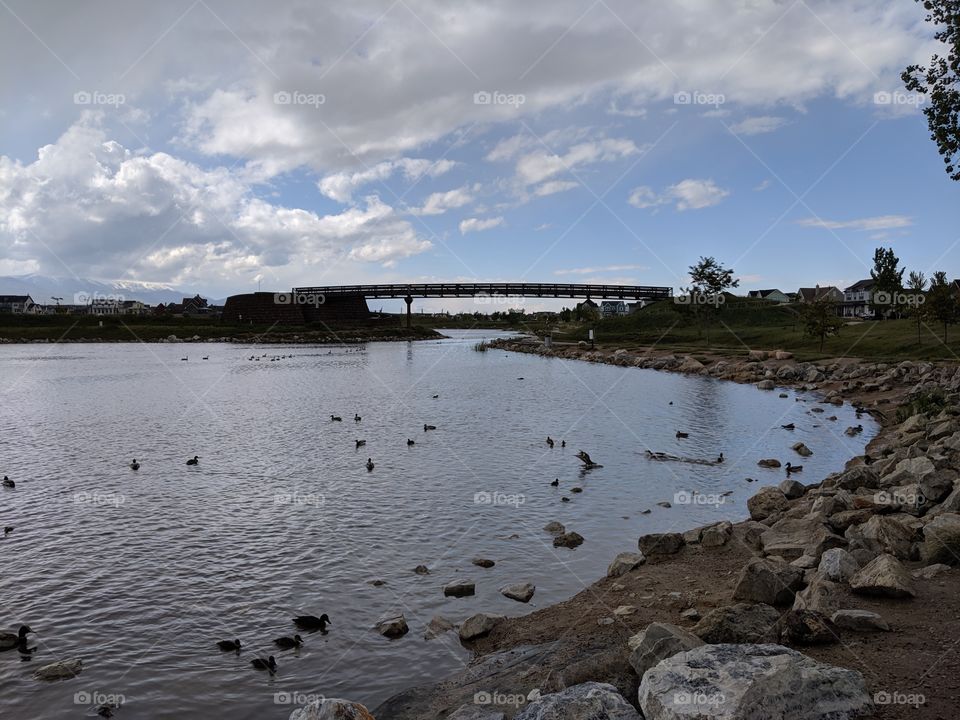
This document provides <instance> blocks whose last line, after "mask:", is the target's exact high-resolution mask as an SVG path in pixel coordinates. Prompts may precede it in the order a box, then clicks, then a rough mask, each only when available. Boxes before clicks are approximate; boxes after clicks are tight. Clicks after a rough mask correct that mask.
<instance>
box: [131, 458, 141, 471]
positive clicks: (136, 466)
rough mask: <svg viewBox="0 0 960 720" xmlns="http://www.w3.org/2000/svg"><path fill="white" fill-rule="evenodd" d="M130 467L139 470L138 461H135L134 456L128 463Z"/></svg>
mask: <svg viewBox="0 0 960 720" xmlns="http://www.w3.org/2000/svg"><path fill="white" fill-rule="evenodd" d="M130 469H131V470H139V469H140V463H138V462H137V459H136V458H134V459H133V461H132V462H131V463H130Z"/></svg>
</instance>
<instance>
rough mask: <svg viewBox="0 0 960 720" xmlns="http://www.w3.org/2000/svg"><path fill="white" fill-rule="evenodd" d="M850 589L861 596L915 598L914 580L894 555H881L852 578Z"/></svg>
mask: <svg viewBox="0 0 960 720" xmlns="http://www.w3.org/2000/svg"><path fill="white" fill-rule="evenodd" d="M850 588H851V589H852V590H853V591H854V592H855V593H858V594H860V595H879V596H880V597H894V598H902V597H914V596H915V595H916V594H917V593H916V591H914V589H913V579H912V578H911V577H910V573H908V572H907V570H906V568H905V567H903V564H902V563H901V562H900V561H899V560H897V559H896V558H895V557H894V556H893V555H880V556H878V557H876V558H874V559H873V560H872V561H871V562H869V563H867V564H866V565H865V566H864V567H863V568H861V569H860V570H859V571H858V572H857V574H856V575H854V576H853V577H852V578H850Z"/></svg>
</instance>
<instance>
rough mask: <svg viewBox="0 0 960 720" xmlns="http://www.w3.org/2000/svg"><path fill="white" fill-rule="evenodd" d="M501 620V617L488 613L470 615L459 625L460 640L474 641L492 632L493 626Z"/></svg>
mask: <svg viewBox="0 0 960 720" xmlns="http://www.w3.org/2000/svg"><path fill="white" fill-rule="evenodd" d="M502 619H503V616H502V615H490V614H488V613H477V614H476V615H471V616H470V617H468V618H467V619H466V620H464V621H463V622H462V623H461V624H460V639H461V640H475V639H476V638H478V637H483V636H484V635H486V634H487V633H489V632H490V631H491V630H493V628H494V626H495V625H496V624H497V623H498V622H499V621H500V620H502Z"/></svg>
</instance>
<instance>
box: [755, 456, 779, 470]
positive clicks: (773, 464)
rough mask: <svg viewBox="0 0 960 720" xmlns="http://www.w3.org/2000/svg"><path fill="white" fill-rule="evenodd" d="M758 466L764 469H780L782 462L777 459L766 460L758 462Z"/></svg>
mask: <svg viewBox="0 0 960 720" xmlns="http://www.w3.org/2000/svg"><path fill="white" fill-rule="evenodd" d="M757 465H759V466H760V467H762V468H778V467H780V461H779V460H777V459H776V458H765V459H763V460H760V461H758V462H757Z"/></svg>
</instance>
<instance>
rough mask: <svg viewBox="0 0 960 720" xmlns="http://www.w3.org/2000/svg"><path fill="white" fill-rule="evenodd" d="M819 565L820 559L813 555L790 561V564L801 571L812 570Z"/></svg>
mask: <svg viewBox="0 0 960 720" xmlns="http://www.w3.org/2000/svg"><path fill="white" fill-rule="evenodd" d="M819 563H820V558H816V557H814V556H813V555H801V556H800V557H798V558H797V559H796V560H791V561H790V564H791V565H793V566H794V567H795V568H800V569H801V570H812V569H813V568H815V567H817V565H818V564H819Z"/></svg>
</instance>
